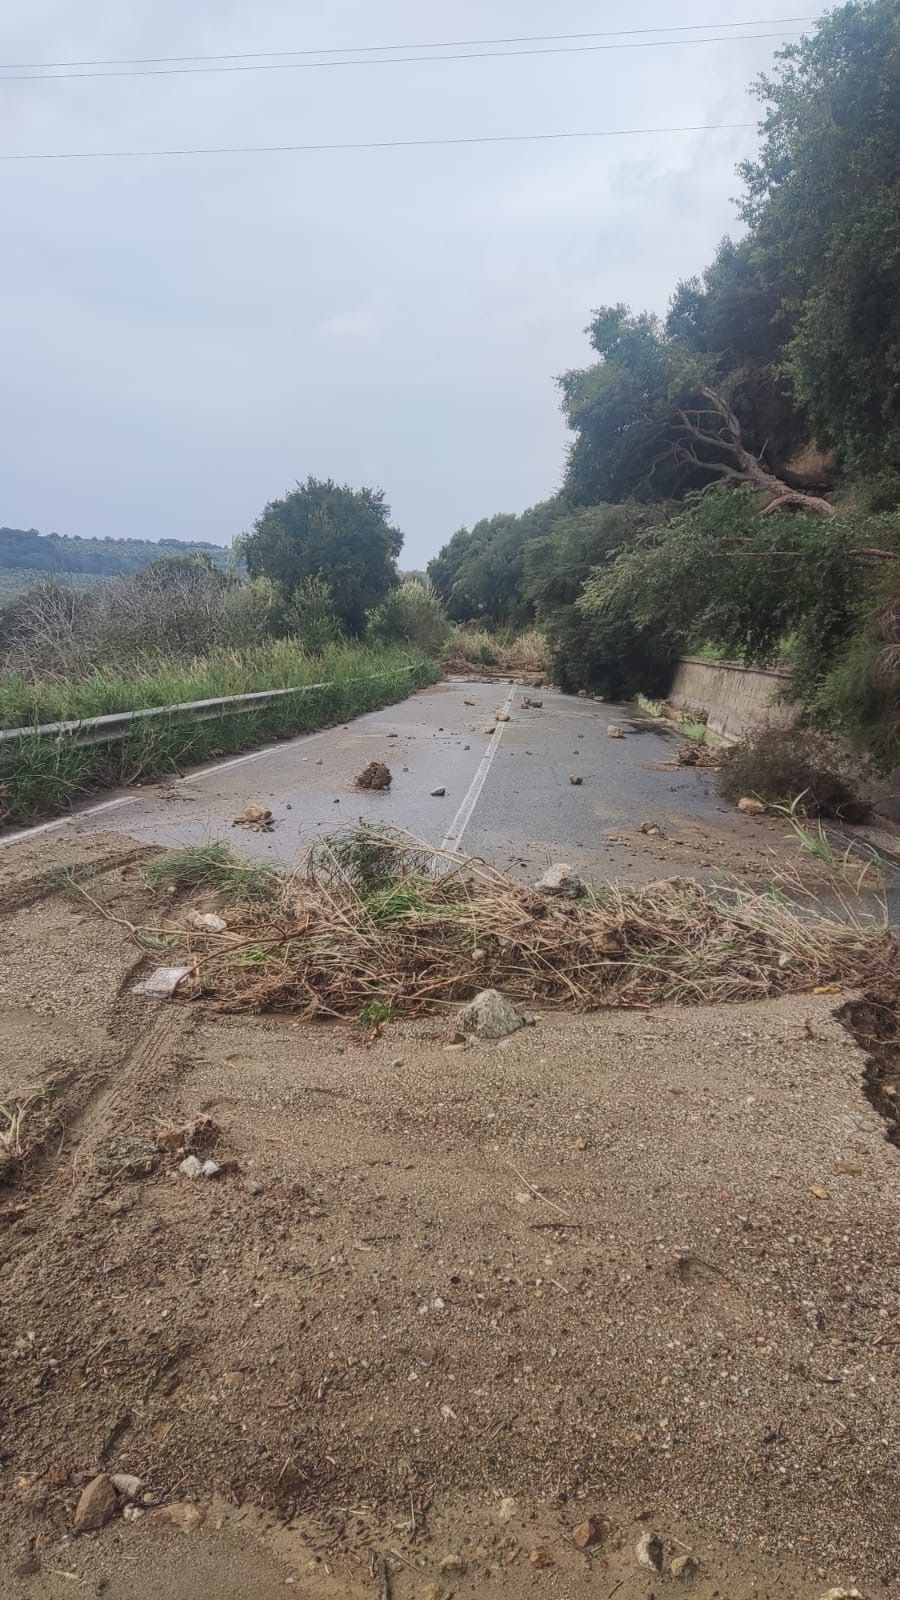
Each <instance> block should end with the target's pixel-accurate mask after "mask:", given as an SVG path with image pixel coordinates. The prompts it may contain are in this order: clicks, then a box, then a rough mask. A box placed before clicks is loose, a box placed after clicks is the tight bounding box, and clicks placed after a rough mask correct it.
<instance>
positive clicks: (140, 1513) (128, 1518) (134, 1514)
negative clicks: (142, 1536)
mask: <svg viewBox="0 0 900 1600" xmlns="http://www.w3.org/2000/svg"><path fill="white" fill-rule="evenodd" d="M146 1515H147V1513H146V1511H145V1510H144V1509H143V1507H142V1506H126V1507H125V1509H124V1511H123V1512H122V1517H123V1520H124V1521H125V1522H139V1521H140V1519H141V1517H145V1516H146Z"/></svg>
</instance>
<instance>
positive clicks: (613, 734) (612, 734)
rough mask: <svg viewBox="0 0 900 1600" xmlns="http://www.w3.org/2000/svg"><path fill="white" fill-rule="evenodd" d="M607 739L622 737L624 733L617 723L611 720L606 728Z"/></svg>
mask: <svg viewBox="0 0 900 1600" xmlns="http://www.w3.org/2000/svg"><path fill="white" fill-rule="evenodd" d="M606 737H607V739H624V737H625V735H624V733H623V731H622V729H621V728H620V727H619V726H618V723H615V722H611V723H610V725H609V727H608V728H607V730H606Z"/></svg>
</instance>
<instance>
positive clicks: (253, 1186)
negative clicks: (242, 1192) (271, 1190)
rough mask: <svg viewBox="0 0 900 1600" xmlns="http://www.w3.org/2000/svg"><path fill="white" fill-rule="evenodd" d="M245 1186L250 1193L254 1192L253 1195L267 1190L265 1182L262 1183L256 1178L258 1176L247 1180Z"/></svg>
mask: <svg viewBox="0 0 900 1600" xmlns="http://www.w3.org/2000/svg"><path fill="white" fill-rule="evenodd" d="M244 1188H245V1189H246V1191H247V1193H248V1194H253V1195H256V1194H265V1192H266V1186H265V1184H264V1183H260V1182H259V1181H258V1179H256V1178H248V1179H247V1182H246V1183H245V1185H244Z"/></svg>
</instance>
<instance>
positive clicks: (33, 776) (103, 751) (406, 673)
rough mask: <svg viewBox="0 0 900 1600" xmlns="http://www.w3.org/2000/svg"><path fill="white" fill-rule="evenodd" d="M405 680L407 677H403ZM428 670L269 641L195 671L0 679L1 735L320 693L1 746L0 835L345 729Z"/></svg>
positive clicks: (419, 660)
mask: <svg viewBox="0 0 900 1600" xmlns="http://www.w3.org/2000/svg"><path fill="white" fill-rule="evenodd" d="M407 669H411V670H407ZM437 677H438V671H437V669H436V667H435V666H434V664H433V663H432V662H430V661H428V660H427V659H426V658H425V656H423V655H422V654H421V653H420V652H419V651H417V650H412V649H409V648H408V647H385V648H369V647H366V646H363V645H347V646H342V647H340V648H335V649H333V650H329V651H327V652H326V653H325V654H324V655H321V656H312V655H307V654H305V653H304V652H303V651H302V650H300V649H298V647H297V646H296V645H295V644H291V643H290V642H288V641H275V642H272V643H270V644H265V645H261V646H257V647H256V648H254V649H252V650H246V651H240V652H237V651H221V652H218V653H216V654H213V655H210V656H207V657H204V658H202V659H198V660H196V661H192V662H177V663H173V664H167V663H165V662H156V663H153V664H150V665H148V666H147V667H146V668H143V669H142V668H136V669H132V670H131V671H128V672H126V671H123V670H118V671H117V670H115V669H109V670H98V671H96V672H92V673H88V674H86V675H84V676H83V677H79V678H73V679H61V678H45V679H41V680H38V681H36V682H34V683H31V682H29V681H28V680H27V679H26V678H24V677H23V676H22V675H21V674H19V673H14V672H9V671H0V728H17V727H30V726H32V725H37V724H39V723H45V722H58V721H72V720H75V719H77V718H88V717H97V716H102V715H104V714H105V713H107V712H113V711H131V710H139V709H143V708H146V707H150V706H170V705H176V704H178V703H179V702H184V701H189V700H205V699H212V698H215V697H216V696H219V695H230V694H245V693H251V692H253V691H254V690H259V689H287V688H296V687H299V686H300V685H303V684H322V685H323V687H322V688H317V689H313V690H311V691H310V692H309V693H308V694H302V695H296V696H294V695H291V696H290V697H286V698H285V699H283V700H280V701H276V702H275V703H274V704H272V705H271V706H266V707H264V708H262V709H261V710H258V711H257V710H254V711H252V712H243V713H237V714H235V713H231V714H224V715H222V716H219V717H215V718H213V719H211V720H210V721H205V722H198V721H196V720H195V719H194V718H192V717H191V716H190V715H186V714H179V713H173V715H172V716H171V717H160V718H152V719H149V718H148V719H147V720H146V721H143V722H139V723H137V724H136V725H135V728H134V731H133V732H130V733H129V734H128V735H127V737H126V738H124V739H117V740H115V741H111V742H110V743H108V744H107V743H104V744H93V745H79V744H77V743H75V742H74V740H72V739H71V738H70V737H67V736H62V737H61V738H59V739H54V738H48V737H46V736H43V737H41V736H38V735H36V734H27V735H25V736H24V737H23V738H21V739H16V740H11V741H4V742H2V743H0V824H2V823H27V822H31V821H33V820H35V818H37V817H40V816H47V815H52V814H54V813H56V812H59V811H61V810H64V809H66V808H67V807H68V806H70V805H72V804H73V802H74V801H76V800H78V799H79V798H80V797H82V796H84V795H87V794H90V793H93V792H95V791H96V790H99V789H107V788H114V787H117V786H119V785H121V784H126V783H133V782H135V781H136V780H138V779H146V778H151V777H156V776H160V775H161V774H164V773H167V772H179V771H182V770H184V768H185V767H188V766H193V765H195V764H197V763H198V762H202V761H207V760H211V759H213V758H215V757H217V756H220V755H226V754H232V753H234V752H236V751H240V750H247V749H250V748H252V747H253V746H254V745H257V744H263V743H265V742H266V741H267V740H269V739H286V738H290V737H292V736H293V735H295V734H299V733H311V732H313V731H315V730H316V729H318V728H324V727H328V726H330V725H331V724H333V723H336V722H345V721H347V720H349V718H351V717H355V716H359V715H360V714H361V713H362V712H365V711H374V710H377V709H378V708H379V707H380V706H384V705H389V704H391V703H392V702H393V701H397V700H402V699H403V698H404V697H405V696H406V695H407V694H408V693H410V692H411V690H412V689H416V688H421V687H422V686H423V685H424V684H427V683H433V682H434V681H435V679H436V678H437Z"/></svg>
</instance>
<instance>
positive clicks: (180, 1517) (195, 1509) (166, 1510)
mask: <svg viewBox="0 0 900 1600" xmlns="http://www.w3.org/2000/svg"><path fill="white" fill-rule="evenodd" d="M146 1515H147V1516H148V1517H150V1518H152V1520H153V1521H154V1522H167V1523H170V1524H171V1526H172V1527H173V1528H180V1529H181V1531H182V1533H195V1532H196V1531H197V1529H198V1528H199V1527H202V1525H203V1512H202V1511H201V1510H200V1507H199V1506H195V1505H194V1504H193V1502H192V1501H190V1500H173V1501H171V1502H170V1504H169V1505H167V1506H157V1508H156V1510H155V1511H148V1512H147V1513H146Z"/></svg>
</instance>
